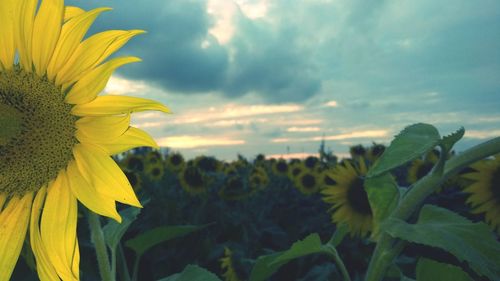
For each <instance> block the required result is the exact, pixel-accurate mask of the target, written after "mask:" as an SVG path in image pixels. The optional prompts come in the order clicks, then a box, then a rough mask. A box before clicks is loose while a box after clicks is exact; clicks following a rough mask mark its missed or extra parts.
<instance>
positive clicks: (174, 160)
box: [166, 152, 185, 172]
mask: <svg viewBox="0 0 500 281" xmlns="http://www.w3.org/2000/svg"><path fill="white" fill-rule="evenodd" d="M184 164H185V162H184V157H183V156H182V154H180V153H178V152H175V153H171V154H169V155H168V157H167V160H166V166H167V168H168V169H169V170H170V171H173V172H178V171H180V170H182V168H184Z"/></svg>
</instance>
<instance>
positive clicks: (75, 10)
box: [64, 6, 85, 22]
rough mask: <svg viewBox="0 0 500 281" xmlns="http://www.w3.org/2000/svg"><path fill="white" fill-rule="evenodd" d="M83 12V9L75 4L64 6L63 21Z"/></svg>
mask: <svg viewBox="0 0 500 281" xmlns="http://www.w3.org/2000/svg"><path fill="white" fill-rule="evenodd" d="M83 13H85V10H84V9H82V8H79V7H75V6H66V7H65V8H64V21H65V22H66V21H68V20H70V19H72V18H74V17H76V16H79V15H81V14H83Z"/></svg>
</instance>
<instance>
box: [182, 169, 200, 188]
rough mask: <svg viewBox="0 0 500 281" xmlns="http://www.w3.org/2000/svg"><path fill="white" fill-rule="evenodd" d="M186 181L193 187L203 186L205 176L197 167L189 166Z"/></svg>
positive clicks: (185, 173) (185, 175)
mask: <svg viewBox="0 0 500 281" xmlns="http://www.w3.org/2000/svg"><path fill="white" fill-rule="evenodd" d="M184 181H185V182H186V183H187V184H189V186H192V187H202V186H203V176H202V175H201V173H200V171H198V169H197V168H195V167H188V168H187V169H186V171H185V172H184Z"/></svg>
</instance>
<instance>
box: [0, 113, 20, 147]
mask: <svg viewBox="0 0 500 281" xmlns="http://www.w3.org/2000/svg"><path fill="white" fill-rule="evenodd" d="M21 128H22V114H21V113H20V112H19V111H17V110H16V109H15V108H12V107H10V106H8V105H5V104H3V103H0V145H4V144H7V143H8V142H9V140H10V139H12V138H14V137H16V136H17V135H18V134H19V132H20V131H21Z"/></svg>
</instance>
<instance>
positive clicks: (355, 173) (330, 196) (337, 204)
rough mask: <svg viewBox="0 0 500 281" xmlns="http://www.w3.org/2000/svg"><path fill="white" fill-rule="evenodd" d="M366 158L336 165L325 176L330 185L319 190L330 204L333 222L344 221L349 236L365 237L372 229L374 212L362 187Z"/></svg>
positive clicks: (324, 199)
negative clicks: (330, 180)
mask: <svg viewBox="0 0 500 281" xmlns="http://www.w3.org/2000/svg"><path fill="white" fill-rule="evenodd" d="M366 171H367V167H366V165H365V161H364V160H363V159H360V161H355V162H351V161H345V162H344V165H337V166H335V167H334V168H333V169H332V170H331V171H330V172H328V176H329V177H330V178H331V179H332V180H333V181H332V182H331V183H332V184H331V185H328V186H326V187H325V188H323V189H322V190H321V193H322V195H323V201H325V202H326V203H329V204H331V205H332V207H331V208H330V211H331V212H332V221H333V222H334V223H337V224H341V223H346V224H347V225H348V226H349V232H350V234H351V236H354V235H355V236H361V237H365V236H366V235H367V234H368V233H369V232H370V231H371V230H372V225H373V224H372V220H373V214H372V210H371V207H370V203H369V201H368V195H367V194H366V191H365V188H364V181H365V180H364V176H365V175H366Z"/></svg>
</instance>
